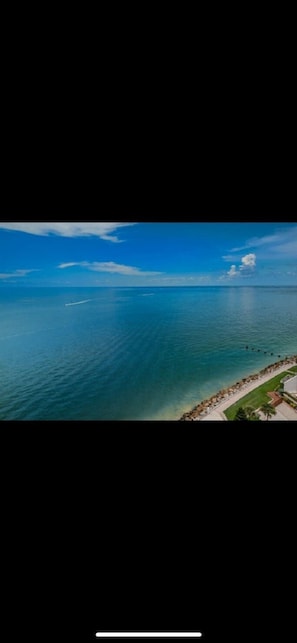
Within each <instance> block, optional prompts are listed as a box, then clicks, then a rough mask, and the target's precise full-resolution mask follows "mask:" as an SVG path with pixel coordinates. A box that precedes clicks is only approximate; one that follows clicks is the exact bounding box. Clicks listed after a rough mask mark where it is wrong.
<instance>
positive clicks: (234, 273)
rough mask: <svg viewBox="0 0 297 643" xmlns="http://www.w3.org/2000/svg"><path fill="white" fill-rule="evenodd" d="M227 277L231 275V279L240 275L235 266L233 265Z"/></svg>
mask: <svg viewBox="0 0 297 643" xmlns="http://www.w3.org/2000/svg"><path fill="white" fill-rule="evenodd" d="M227 275H229V277H235V276H236V275H239V272H238V271H237V270H236V266H235V264H233V265H232V266H231V268H230V270H228V272H227Z"/></svg>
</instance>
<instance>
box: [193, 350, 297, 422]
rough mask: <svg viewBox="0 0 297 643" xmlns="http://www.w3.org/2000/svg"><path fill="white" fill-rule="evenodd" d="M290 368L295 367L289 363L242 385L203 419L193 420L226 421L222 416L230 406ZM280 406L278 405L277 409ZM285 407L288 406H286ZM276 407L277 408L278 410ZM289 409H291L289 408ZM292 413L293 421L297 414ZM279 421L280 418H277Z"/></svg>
mask: <svg viewBox="0 0 297 643" xmlns="http://www.w3.org/2000/svg"><path fill="white" fill-rule="evenodd" d="M292 366H296V363H295V362H291V363H290V364H287V365H286V366H280V367H279V368H276V369H275V370H273V371H272V372H271V373H267V374H266V375H261V376H260V377H259V378H258V379H256V380H253V381H252V382H249V383H248V384H244V385H243V386H242V387H241V389H240V391H236V393H233V395H230V397H228V399H227V400H224V402H221V403H219V404H218V405H217V406H216V407H215V409H213V410H212V411H211V412H210V413H208V415H204V416H203V417H197V418H195V420H196V421H197V420H198V421H200V422H204V421H205V420H211V421H213V420H219V421H222V420H226V419H227V418H226V417H225V415H224V411H226V409H228V408H229V406H231V405H232V404H235V402H238V400H240V398H242V397H244V395H246V394H247V393H250V391H253V390H254V389H255V388H257V387H258V386H260V385H261V384H264V383H265V382H268V380H271V379H272V378H273V377H275V375H278V374H279V373H282V372H285V371H288V370H290V368H291V367H292ZM282 404H285V402H282ZM280 406H281V404H279V407H280ZM286 406H289V405H288V404H287V405H286ZM279 407H277V408H279ZM289 408H290V409H291V407H290V406H289ZM291 410H292V411H293V413H294V414H295V417H294V418H293V419H296V418H297V413H296V412H295V411H294V410H293V409H291ZM279 419H280V418H279ZM282 419H288V418H282Z"/></svg>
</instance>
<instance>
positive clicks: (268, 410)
mask: <svg viewBox="0 0 297 643" xmlns="http://www.w3.org/2000/svg"><path fill="white" fill-rule="evenodd" d="M260 411H262V413H264V415H266V420H267V421H268V420H269V418H270V417H271V416H272V415H275V414H276V410H275V408H274V406H271V404H269V402H265V403H264V404H262V406H261V408H260Z"/></svg>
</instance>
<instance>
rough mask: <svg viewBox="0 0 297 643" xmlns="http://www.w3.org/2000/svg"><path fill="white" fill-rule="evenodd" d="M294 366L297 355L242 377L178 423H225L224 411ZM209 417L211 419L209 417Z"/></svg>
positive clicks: (181, 418)
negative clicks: (204, 421) (218, 421)
mask: <svg viewBox="0 0 297 643" xmlns="http://www.w3.org/2000/svg"><path fill="white" fill-rule="evenodd" d="M296 365H297V355H292V356H291V357H287V358H284V359H282V360H279V361H278V362H275V363H274V364H269V365H268V366H265V368H262V369H261V371H259V372H258V373H254V374H253V375H248V376H247V377H243V378H242V379H241V380H239V381H238V382H236V384H233V385H232V386H228V387H226V388H223V389H221V390H220V391H218V393H215V394H214V395H212V396H211V397H210V398H207V399H205V400H202V401H201V402H199V403H198V404H197V405H196V406H195V407H194V408H193V409H192V410H191V411H186V412H185V413H183V415H182V416H181V417H180V418H179V420H178V421H179V422H180V421H182V422H183V421H193V420H195V421H202V420H225V421H227V418H226V417H225V416H224V413H223V411H224V410H226V409H227V408H229V406H232V404H234V403H235V402H237V401H238V400H240V398H241V397H244V395H246V394H247V393H250V391H252V390H253V389H255V388H257V386H260V385H261V384H264V383H265V382H267V381H269V380H270V379H271V378H272V377H273V375H278V374H279V373H281V372H282V371H283V370H287V369H286V367H288V368H290V367H292V366H296ZM211 415H212V417H210V416H211Z"/></svg>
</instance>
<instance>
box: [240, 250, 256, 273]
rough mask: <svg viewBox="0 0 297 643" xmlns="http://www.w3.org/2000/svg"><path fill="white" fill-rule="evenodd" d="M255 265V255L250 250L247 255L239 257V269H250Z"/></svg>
mask: <svg viewBox="0 0 297 643" xmlns="http://www.w3.org/2000/svg"><path fill="white" fill-rule="evenodd" d="M255 266H256V255H255V254H254V253H253V252H251V253H250V254H249V255H245V256H244V257H242V259H241V265H240V266H239V270H250V269H253V268H255Z"/></svg>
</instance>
